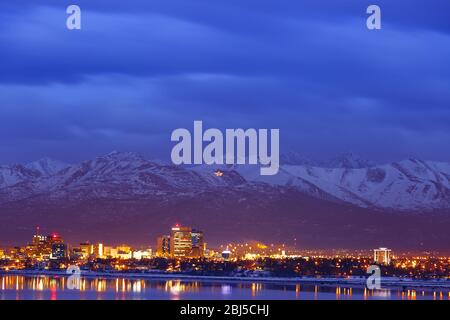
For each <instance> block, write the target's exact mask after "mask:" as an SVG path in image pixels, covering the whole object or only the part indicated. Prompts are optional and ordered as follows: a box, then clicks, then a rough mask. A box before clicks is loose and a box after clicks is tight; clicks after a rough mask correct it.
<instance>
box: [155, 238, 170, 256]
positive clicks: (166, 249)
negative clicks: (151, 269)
mask: <svg viewBox="0 0 450 320" xmlns="http://www.w3.org/2000/svg"><path fill="white" fill-rule="evenodd" d="M156 255H157V256H158V257H163V258H165V257H169V256H170V236H162V237H158V239H156Z"/></svg>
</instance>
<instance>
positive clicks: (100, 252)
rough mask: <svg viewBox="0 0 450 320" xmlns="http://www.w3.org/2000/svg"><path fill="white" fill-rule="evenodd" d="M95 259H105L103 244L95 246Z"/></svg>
mask: <svg viewBox="0 0 450 320" xmlns="http://www.w3.org/2000/svg"><path fill="white" fill-rule="evenodd" d="M92 254H93V255H94V257H95V258H103V257H104V247H103V243H97V244H95V245H94V246H93V253H92Z"/></svg>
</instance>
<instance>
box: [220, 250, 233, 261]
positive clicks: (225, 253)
mask: <svg viewBox="0 0 450 320" xmlns="http://www.w3.org/2000/svg"><path fill="white" fill-rule="evenodd" d="M230 257H231V251H230V250H228V249H226V250H224V251H222V258H223V260H225V261H228V260H230Z"/></svg>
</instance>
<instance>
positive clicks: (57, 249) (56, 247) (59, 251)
mask: <svg viewBox="0 0 450 320" xmlns="http://www.w3.org/2000/svg"><path fill="white" fill-rule="evenodd" d="M50 258H51V259H56V260H59V259H65V258H67V245H66V244H65V243H53V244H52V255H51V257H50Z"/></svg>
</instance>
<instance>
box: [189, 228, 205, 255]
mask: <svg viewBox="0 0 450 320" xmlns="http://www.w3.org/2000/svg"><path fill="white" fill-rule="evenodd" d="M204 255H205V241H204V239H203V232H202V231H200V230H195V229H192V252H191V256H192V257H194V258H203V257H204Z"/></svg>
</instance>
